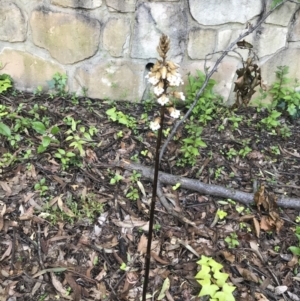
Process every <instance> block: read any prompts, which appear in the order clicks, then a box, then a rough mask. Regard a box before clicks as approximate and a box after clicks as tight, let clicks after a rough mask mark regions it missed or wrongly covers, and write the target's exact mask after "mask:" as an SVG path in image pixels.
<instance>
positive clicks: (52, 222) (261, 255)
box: [0, 94, 300, 301]
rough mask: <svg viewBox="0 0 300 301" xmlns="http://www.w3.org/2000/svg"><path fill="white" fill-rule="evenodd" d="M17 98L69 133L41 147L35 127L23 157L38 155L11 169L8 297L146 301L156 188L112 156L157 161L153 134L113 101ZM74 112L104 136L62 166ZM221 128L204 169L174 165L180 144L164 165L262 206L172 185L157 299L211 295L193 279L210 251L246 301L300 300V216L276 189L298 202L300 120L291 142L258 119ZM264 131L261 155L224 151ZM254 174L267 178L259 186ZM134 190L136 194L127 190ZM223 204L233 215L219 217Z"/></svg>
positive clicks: (161, 234) (137, 111)
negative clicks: (256, 123)
mask: <svg viewBox="0 0 300 301" xmlns="http://www.w3.org/2000/svg"><path fill="white" fill-rule="evenodd" d="M10 99H11V101H12V103H14V106H17V105H18V104H19V103H21V102H24V99H25V100H26V99H30V101H28V102H26V104H25V109H24V110H21V111H20V112H19V113H18V114H19V115H20V116H23V117H27V116H28V113H27V112H28V111H30V109H32V108H33V106H34V104H35V103H39V104H42V105H43V106H44V107H45V108H46V109H45V110H44V111H43V112H39V113H40V118H44V117H48V118H49V120H50V125H51V126H61V128H62V130H61V134H60V137H57V141H54V142H53V144H51V147H50V149H49V150H47V151H46V152H41V153H34V149H35V148H36V149H37V148H38V146H39V145H40V142H41V140H42V136H40V135H38V136H37V137H36V136H35V133H34V132H32V131H27V132H26V133H25V134H24V139H23V140H22V141H20V142H19V148H18V150H17V151H15V153H14V154H16V153H17V152H24V150H26V149H28V147H29V145H31V146H30V148H31V149H32V151H33V153H34V154H33V156H31V157H30V158H28V159H25V160H23V161H22V160H20V161H16V162H15V163H13V164H12V165H9V166H8V167H5V168H2V169H1V173H0V200H1V201H0V255H1V256H0V264H1V273H0V300H8V299H9V298H10V300H12V299H14V300H57V299H58V300H139V298H140V296H141V290H142V284H143V273H144V256H145V248H146V244H147V229H148V224H149V219H148V215H149V204H150V200H151V190H152V188H151V184H152V183H151V182H149V180H145V179H143V178H142V177H139V178H138V180H136V182H134V181H133V180H132V179H131V178H130V177H132V172H131V171H128V170H124V169H122V168H119V167H116V166H115V164H114V162H119V161H120V160H128V161H131V160H133V158H134V160H138V161H139V163H140V164H143V165H145V166H153V159H154V158H153V157H154V155H153V154H154V153H155V139H156V137H155V135H153V133H151V132H150V131H147V130H146V129H145V127H144V121H143V122H140V123H138V124H137V126H136V127H135V128H134V129H128V128H126V127H125V126H123V125H118V124H117V123H114V122H112V121H109V120H108V118H107V116H105V114H103V112H105V111H107V109H110V108H111V104H109V103H107V102H106V103H105V102H103V101H100V100H99V101H98V102H97V100H96V101H94V102H93V103H90V102H87V99H84V98H83V99H80V101H79V104H78V105H76V106H74V105H72V104H71V100H70V99H64V98H59V97H58V98H56V99H54V100H50V99H48V100H47V99H45V98H42V97H38V96H35V97H32V95H26V94H20V95H17V96H12V95H11V96H10ZM1 102H3V103H4V102H5V100H1ZM9 105H11V103H9ZM118 107H119V110H120V111H123V112H125V113H126V114H130V115H131V116H134V117H135V118H136V119H137V120H140V116H141V114H142V113H143V110H144V108H143V106H141V105H138V104H134V105H130V106H127V105H126V103H121V104H118ZM238 114H240V116H245V117H246V118H250V120H251V118H259V117H258V116H257V114H256V112H255V110H254V109H253V108H247V109H240V111H238ZM70 116H72V117H73V118H74V120H80V121H81V124H82V125H83V126H85V127H86V128H88V127H92V126H95V127H96V128H97V130H98V133H97V134H96V135H95V136H93V139H92V140H93V141H92V142H91V143H85V144H87V147H86V149H85V155H84V156H83V157H81V160H82V164H76V162H75V163H74V164H70V166H69V168H66V169H64V168H63V165H62V164H61V162H60V161H59V160H58V159H57V158H56V157H55V156H54V154H55V153H56V150H57V149H64V150H65V151H66V152H70V151H71V149H70V146H69V143H68V141H66V139H65V138H66V136H65V135H64V134H65V131H67V127H66V126H65V125H64V124H63V123H62V120H64V118H69V117H70ZM251 116H252V117H251ZM219 123H220V120H213V121H212V122H211V124H210V126H208V127H206V128H205V129H204V131H203V137H202V138H203V140H204V141H205V142H206V144H207V145H208V148H206V149H202V150H201V155H200V157H199V159H198V161H197V163H196V165H195V166H194V167H192V168H190V167H188V166H187V167H178V166H176V157H177V156H179V155H180V154H179V153H178V149H179V148H180V147H179V144H178V142H176V141H172V142H171V143H170V145H169V149H168V155H167V157H168V158H167V159H163V160H162V164H161V171H164V172H166V173H171V174H174V175H178V176H185V177H189V178H194V179H198V180H199V181H202V182H203V183H207V184H218V185H224V186H226V187H228V188H232V189H238V190H241V191H245V192H254V193H255V198H254V200H253V205H250V206H241V205H239V204H238V203H237V202H233V201H232V200H226V199H221V198H219V197H213V196H210V195H204V194H199V193H197V192H194V191H191V190H187V189H183V188H181V187H180V186H179V187H177V186H176V183H173V185H164V186H163V187H162V190H161V194H163V195H164V197H165V198H166V202H167V204H168V206H169V207H170V208H172V210H173V211H174V212H175V213H176V214H177V215H176V214H175V215H173V214H169V212H168V210H167V209H166V208H165V206H164V205H163V204H162V203H160V202H158V203H157V208H156V215H155V237H154V239H153V244H152V245H153V248H152V253H151V255H152V261H151V270H150V285H149V288H150V291H149V300H150V298H151V300H152V298H153V300H168V301H172V300H180V301H181V300H196V301H197V300H203V299H201V298H200V297H197V296H198V295H199V292H200V286H199V284H198V283H197V281H196V280H195V275H196V274H197V273H198V270H197V264H196V262H197V261H198V260H199V257H200V256H201V255H205V256H210V257H213V258H214V259H215V260H216V261H217V262H219V263H221V264H222V265H223V266H224V271H225V272H226V273H227V274H228V275H229V281H230V282H231V283H232V284H233V285H235V286H236V290H235V291H234V296H235V298H236V300H241V301H246V300H250V301H252V300H258V301H266V300H281V299H282V300H296V301H297V300H299V296H300V269H299V258H298V256H295V255H292V254H291V252H290V251H289V250H288V248H289V247H290V246H295V245H297V243H298V242H297V240H296V238H295V235H294V231H295V227H296V226H297V224H296V222H295V220H296V217H297V216H299V212H298V211H297V210H295V209H293V208H289V209H288V208H287V209H284V210H283V209H281V208H279V207H278V206H277V203H276V196H277V195H280V196H282V195H288V196H290V197H294V198H297V197H300V180H299V174H300V173H299V172H300V164H299V163H300V155H299V149H298V145H300V140H299V135H297V133H299V132H300V126H299V125H298V124H296V123H295V124H293V125H292V132H293V134H292V136H291V138H286V139H281V138H279V137H277V136H270V135H269V134H268V133H266V132H263V131H262V132H261V133H256V131H257V130H256V129H255V127H252V124H251V123H249V122H248V123H246V122H244V123H240V126H239V129H238V130H236V131H233V130H232V129H230V128H228V129H227V132H219V131H217V128H218V126H219V125H220V124H219ZM35 125H36V126H38V125H39V124H35ZM181 134H182V133H181ZM254 135H259V137H260V139H259V141H260V142H259V144H258V145H257V142H255V141H252V151H251V152H249V154H248V155H247V156H245V157H244V158H243V157H241V156H236V157H235V158H228V157H226V156H225V155H223V154H224V150H230V149H232V148H233V147H234V145H235V144H237V143H240V142H239V140H240V139H241V137H242V136H244V137H247V138H249V139H250V140H249V141H251V137H253V136H254ZM29 142H30V144H28V143H29ZM249 143H250V142H249ZM273 145H278V146H279V149H280V155H278V154H274V153H272V152H271V151H270V147H271V146H273ZM1 147H2V148H5V150H2V149H1V153H3V152H4V151H8V150H9V145H7V144H3V145H1ZM70 158H71V157H70ZM79 159H80V157H79ZM118 176H119V177H120V178H118ZM114 177H115V179H116V182H115V185H112V184H110V180H111V179H112V178H114ZM252 179H256V180H257V181H258V182H259V185H257V187H256V188H255V187H254V186H255V185H253V182H252ZM37 183H40V186H39V187H38V189H35V188H34V187H37V186H35V185H36V184H37ZM134 183H135V184H134ZM134 185H136V186H134ZM43 186H45V187H47V190H45V188H43ZM131 186H132V187H133V186H134V187H133V188H130V187H131ZM174 188H175V190H174ZM43 189H44V190H43ZM133 189H136V190H133ZM254 189H256V190H254ZM129 192H132V194H131V195H134V193H136V195H137V196H138V197H137V199H136V200H130V199H129V198H128V197H126V195H128V193H129ZM218 209H220V210H223V211H225V212H226V213H227V216H226V217H225V218H224V219H222V220H217V221H216V222H214V223H213V221H214V220H215V217H216V212H217V210H218ZM176 216H179V217H181V218H177V217H176ZM185 221H189V222H185ZM231 233H236V237H237V238H236V239H237V241H238V245H237V246H236V247H234V248H231V247H230V245H228V244H227V243H226V242H225V238H226V237H228V236H230V234H231ZM280 298H281V299H280Z"/></svg>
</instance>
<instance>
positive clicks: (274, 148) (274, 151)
mask: <svg viewBox="0 0 300 301" xmlns="http://www.w3.org/2000/svg"><path fill="white" fill-rule="evenodd" d="M270 149H271V152H272V154H274V155H280V150H279V147H278V145H272V146H270Z"/></svg>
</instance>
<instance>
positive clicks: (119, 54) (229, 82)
mask: <svg viewBox="0 0 300 301" xmlns="http://www.w3.org/2000/svg"><path fill="white" fill-rule="evenodd" d="M270 4H271V0H251V1H249V0H210V1H207V0H165V1H163V0H161V1H158V0H152V1H151V0H149V1H141V0H30V1H28V0H12V1H9V0H1V5H0V62H2V64H3V65H4V68H3V70H1V72H2V73H8V74H10V75H11V76H12V77H13V79H14V83H15V87H16V88H17V89H21V90H27V91H33V90H34V89H35V88H36V87H37V86H38V85H41V86H43V88H44V89H45V90H47V89H48V86H47V80H51V78H52V76H53V75H54V73H56V72H60V73H67V75H68V88H69V91H70V92H76V93H78V95H80V94H81V93H82V88H87V89H88V92H87V94H88V96H90V97H93V98H101V99H107V98H109V99H114V100H120V99H124V100H130V101H140V100H141V99H142V98H143V97H145V91H147V89H146V88H147V83H146V81H145V74H146V73H147V72H148V70H147V69H148V68H149V63H153V62H155V60H156V58H157V53H156V46H157V44H158V41H159V37H160V35H161V34H162V33H164V34H166V35H168V36H169V37H170V39H171V46H172V49H171V51H170V58H171V59H172V60H173V61H175V62H177V63H179V64H180V65H181V72H182V74H188V73H189V72H191V73H193V72H194V71H195V70H196V69H200V70H203V66H204V60H205V56H206V54H208V53H211V52H216V51H221V50H222V49H224V48H225V47H227V46H228V45H229V43H230V42H231V41H232V40H234V39H235V38H236V37H238V35H239V34H240V33H242V32H244V31H245V30H246V29H245V28H246V26H247V24H249V23H248V22H250V23H252V24H255V22H257V20H259V18H261V17H262V15H263V13H264V12H265V11H266V10H268V9H269V8H270ZM298 8H299V6H298V5H297V4H295V3H290V2H288V3H286V4H284V5H283V6H282V7H281V8H280V9H279V10H278V11H276V12H275V13H274V14H272V15H271V16H270V17H269V18H268V19H267V21H266V23H264V24H263V25H262V26H261V27H260V28H259V29H258V30H257V31H256V32H254V33H253V34H251V36H249V37H247V38H246V40H247V41H248V42H250V43H252V44H253V45H254V49H255V51H256V53H257V55H258V57H259V58H260V64H261V66H262V75H263V78H264V81H265V83H266V84H270V83H271V82H272V81H273V80H274V77H275V73H274V71H275V70H276V66H279V65H288V66H290V76H291V77H298V78H300V68H299V67H300V66H299V65H300V63H299V61H300V60H299V57H300V56H299V55H300V42H299V41H300V18H299V10H298ZM240 52H244V53H242V55H243V56H244V57H245V56H246V55H247V52H248V51H247V50H240ZM216 59H217V55H214V56H212V57H211V60H210V61H209V62H208V65H210V64H211V63H213V62H214V61H215V60H216ZM240 65H241V61H240V59H239V58H238V57H237V55H236V54H234V53H232V54H231V55H230V56H228V57H226V58H225V59H224V61H223V62H222V64H221V65H220V66H219V68H218V72H217V73H215V75H214V78H215V79H216V80H217V81H218V86H217V90H218V92H219V93H221V94H222V95H223V96H224V97H225V100H227V99H229V100H230V101H231V102H232V100H233V98H234V95H233V94H232V93H230V91H232V86H233V80H234V78H235V70H236V69H237V67H238V66H240Z"/></svg>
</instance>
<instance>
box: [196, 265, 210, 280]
mask: <svg viewBox="0 0 300 301" xmlns="http://www.w3.org/2000/svg"><path fill="white" fill-rule="evenodd" d="M210 277H211V275H210V267H208V266H207V265H202V268H201V270H200V271H199V272H198V273H197V275H196V276H195V278H196V280H198V279H207V278H208V279H210Z"/></svg>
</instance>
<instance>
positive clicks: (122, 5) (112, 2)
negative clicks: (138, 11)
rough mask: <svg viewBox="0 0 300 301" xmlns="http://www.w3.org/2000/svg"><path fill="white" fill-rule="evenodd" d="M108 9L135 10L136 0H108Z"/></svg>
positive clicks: (125, 11) (123, 11)
mask: <svg viewBox="0 0 300 301" xmlns="http://www.w3.org/2000/svg"><path fill="white" fill-rule="evenodd" d="M106 5H107V6H108V9H110V10H113V11H119V12H122V13H128V12H134V11H135V5H136V0H106Z"/></svg>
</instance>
